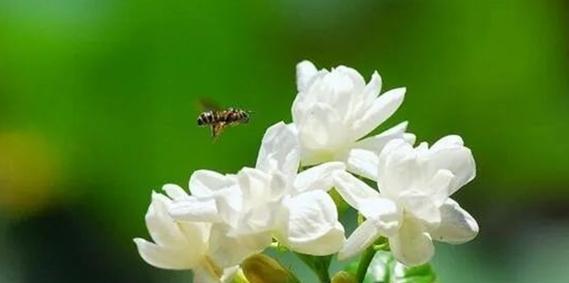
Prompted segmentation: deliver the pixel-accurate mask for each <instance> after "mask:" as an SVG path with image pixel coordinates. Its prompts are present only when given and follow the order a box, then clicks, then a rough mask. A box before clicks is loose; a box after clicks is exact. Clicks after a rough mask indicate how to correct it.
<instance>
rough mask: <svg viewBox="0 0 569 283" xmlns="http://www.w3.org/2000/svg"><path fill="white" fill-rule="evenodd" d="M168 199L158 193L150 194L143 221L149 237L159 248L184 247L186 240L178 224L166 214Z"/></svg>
mask: <svg viewBox="0 0 569 283" xmlns="http://www.w3.org/2000/svg"><path fill="white" fill-rule="evenodd" d="M171 203H172V201H171V200H170V199H168V198H167V197H166V196H164V195H162V194H159V193H154V192H153V193H152V202H151V204H150V206H149V207H148V212H147V213H146V217H145V221H146V227H147V228H148V232H149V233H150V236H151V237H152V239H153V240H154V242H156V243H157V244H158V245H160V246H166V247H176V246H183V245H185V244H186V243H187V242H186V238H185V236H184V235H183V233H182V232H181V231H180V229H179V228H178V224H177V223H176V222H175V221H174V219H172V217H170V215H169V214H168V206H169V205H170V204H171Z"/></svg>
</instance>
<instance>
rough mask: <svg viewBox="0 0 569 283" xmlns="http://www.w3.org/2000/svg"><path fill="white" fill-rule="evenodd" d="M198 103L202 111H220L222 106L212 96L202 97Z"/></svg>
mask: <svg viewBox="0 0 569 283" xmlns="http://www.w3.org/2000/svg"><path fill="white" fill-rule="evenodd" d="M198 104H199V106H200V108H201V109H202V111H219V110H221V106H220V105H219V104H218V103H217V102H215V101H214V100H212V99H210V98H205V97H202V98H200V99H199V101H198Z"/></svg>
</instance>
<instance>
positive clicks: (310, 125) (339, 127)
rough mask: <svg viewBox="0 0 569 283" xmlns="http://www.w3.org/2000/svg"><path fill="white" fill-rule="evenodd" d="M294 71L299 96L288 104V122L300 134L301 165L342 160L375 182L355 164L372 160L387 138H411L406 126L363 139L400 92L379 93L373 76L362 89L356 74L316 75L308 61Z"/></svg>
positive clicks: (371, 174)
mask: <svg viewBox="0 0 569 283" xmlns="http://www.w3.org/2000/svg"><path fill="white" fill-rule="evenodd" d="M296 69H297V88H298V95H297V96H296V99H295V100H294V103H293V105H292V120H293V123H294V125H295V126H296V127H297V129H298V132H299V139H300V144H301V159H302V164H303V165H313V164H318V163H321V162H326V161H334V160H335V161H342V162H346V163H347V166H348V170H350V171H352V172H354V173H356V174H359V175H362V176H365V177H368V178H372V179H375V177H376V176H375V174H376V171H368V170H366V169H368V168H366V167H362V166H357V164H359V163H367V162H369V161H372V162H377V151H378V150H379V149H380V148H381V147H383V146H384V145H385V144H386V143H387V142H388V141H389V140H391V139H394V138H404V139H407V140H409V141H410V142H411V143H412V142H413V141H414V139H415V137H414V136H413V135H412V134H406V133H405V130H406V128H407V123H406V122H403V123H401V124H399V125H397V126H395V127H393V128H391V129H389V130H387V131H385V132H384V133H382V134H379V135H376V136H372V137H368V138H365V139H362V138H364V137H365V136H367V135H368V134H369V133H370V132H371V131H373V130H374V129H375V128H377V127H378V126H379V125H380V124H381V123H383V122H384V121H385V120H387V119H388V118H389V117H390V116H391V115H392V114H393V113H394V112H395V111H396V110H397V108H399V106H400V105H401V103H402V102H403V98H404V95H405V88H396V89H393V90H390V91H387V92H385V93H383V94H382V95H379V94H380V91H381V77H380V76H379V74H378V73H377V72H374V73H373V75H372V77H371V80H370V82H369V83H368V84H367V85H366V83H365V80H364V78H363V77H362V76H361V75H360V74H359V73H358V72H357V71H356V70H354V69H352V68H348V67H345V66H339V67H337V68H334V69H332V70H331V71H328V70H326V69H322V70H319V71H318V70H317V69H316V67H315V66H314V65H313V64H312V63H311V62H309V61H303V62H300V63H299V64H298V65H297V67H296ZM361 169H363V170H364V171H361Z"/></svg>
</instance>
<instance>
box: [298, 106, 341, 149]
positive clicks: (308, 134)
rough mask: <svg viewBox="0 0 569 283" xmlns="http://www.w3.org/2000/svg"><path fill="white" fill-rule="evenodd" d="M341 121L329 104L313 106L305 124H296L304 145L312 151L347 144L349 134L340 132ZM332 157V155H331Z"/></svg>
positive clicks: (307, 114)
mask: <svg viewBox="0 0 569 283" xmlns="http://www.w3.org/2000/svg"><path fill="white" fill-rule="evenodd" d="M340 122H341V121H340V119H339V116H338V113H337V112H336V110H334V109H333V108H332V107H330V106H329V105H327V104H323V103H316V104H315V105H314V106H312V107H311V108H310V109H309V110H308V113H306V119H305V121H304V122H302V123H299V124H296V126H297V129H298V132H299V137H300V139H301V142H302V145H303V146H305V147H306V148H308V149H311V150H326V149H330V148H332V147H334V146H336V145H341V144H342V143H344V142H345V140H346V139H347V137H346V136H345V135H347V134H348V133H343V132H342V131H338V130H337V127H338V125H339V124H340ZM329 154H330V155H332V153H331V152H330V153H329Z"/></svg>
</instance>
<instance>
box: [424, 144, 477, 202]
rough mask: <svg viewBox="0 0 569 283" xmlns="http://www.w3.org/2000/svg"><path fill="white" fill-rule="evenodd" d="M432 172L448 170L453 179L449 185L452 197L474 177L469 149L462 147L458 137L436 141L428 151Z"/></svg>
mask: <svg viewBox="0 0 569 283" xmlns="http://www.w3.org/2000/svg"><path fill="white" fill-rule="evenodd" d="M429 161H430V164H431V166H432V170H435V172H436V170H438V169H448V170H450V171H451V172H452V173H453V174H454V175H455V179H454V180H453V182H452V184H451V189H450V192H449V193H450V194H451V195H452V194H453V193H454V192H456V191H457V190H458V189H460V187H462V186H464V185H465V184H466V183H468V182H470V181H471V180H472V179H474V177H475V176H476V164H475V162H474V157H473V156H472V152H471V151H470V149H469V148H467V147H464V146H462V139H461V138H460V137H459V136H447V137H444V138H442V139H441V140H439V141H437V142H436V143H435V144H434V145H433V146H432V147H431V149H430V160H429Z"/></svg>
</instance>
